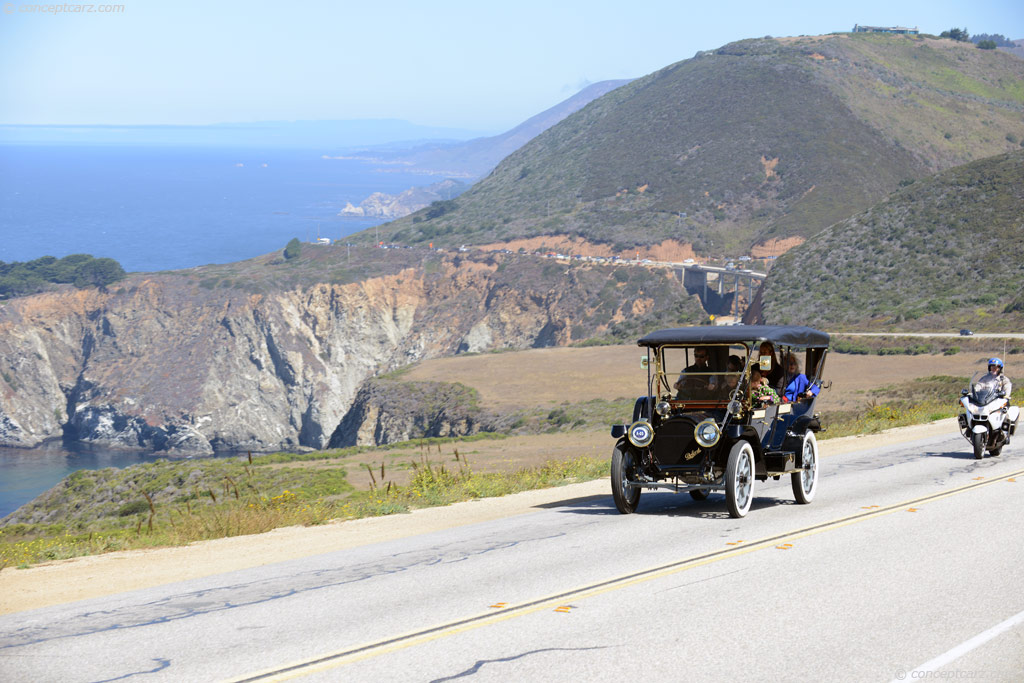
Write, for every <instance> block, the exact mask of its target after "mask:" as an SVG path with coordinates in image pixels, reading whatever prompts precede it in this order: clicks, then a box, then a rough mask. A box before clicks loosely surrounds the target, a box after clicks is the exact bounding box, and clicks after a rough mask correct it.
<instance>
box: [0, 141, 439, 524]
mask: <svg viewBox="0 0 1024 683" xmlns="http://www.w3.org/2000/svg"><path fill="white" fill-rule="evenodd" d="M322 155H323V152H322V151H320V150H303V149H267V150H262V149H253V148H238V149H233V148H223V147H170V146H153V147H138V146H127V145H121V146H117V145H109V146H86V145H27V144H26V145H17V144H0V261H6V262H11V261H29V260H32V259H35V258H38V257H40V256H47V255H49V256H56V257H62V256H67V255H68V254H76V253H86V254H92V255H93V256H96V257H104V256H105V257H110V258H114V259H117V260H118V261H119V262H120V263H121V265H122V266H124V268H125V270H127V271H158V270H173V269H180V268H190V267H192V266H198V265H204V264H208V263H228V262H232V261H238V260H242V259H247V258H251V257H254V256H258V255H260V254H266V253H269V252H272V251H276V250H283V249H284V247H285V245H286V244H287V243H288V241H289V240H290V239H292V238H293V237H298V238H299V239H300V240H304V241H306V240H313V239H315V238H316V237H317V235H318V234H319V236H321V237H329V238H331V239H340V238H343V237H344V236H346V235H350V234H352V233H354V232H358V231H360V230H363V229H365V228H368V227H373V226H374V225H378V224H380V223H381V222H383V221H382V220H380V219H372V218H371V219H366V218H355V219H353V218H342V217H339V216H338V215H337V214H338V212H339V211H340V210H341V209H342V208H343V207H344V206H345V203H346V202H352V204H359V202H361V201H362V200H363V199H365V198H366V197H368V196H369V195H370V194H372V193H373V192H378V191H379V192H387V193H389V194H395V193H398V192H401V191H403V190H406V189H409V188H410V187H413V186H416V185H428V184H430V183H433V182H436V181H437V180H438V178H432V177H430V176H425V175H418V174H412V173H408V172H404V171H401V169H399V172H394V173H392V172H380V171H379V170H378V169H377V168H376V167H374V166H373V165H371V164H367V163H365V162H361V161H355V160H340V159H324V158H322ZM161 457H167V456H166V454H152V453H131V452H120V451H112V450H103V449H90V448H87V447H66V446H63V445H60V444H59V442H58V443H56V444H51V445H47V446H45V447H42V448H37V449H10V448H0V517H3V516H5V515H8V514H10V513H11V512H13V511H14V510H15V509H17V508H18V507H20V506H21V505H24V504H25V503H27V502H29V501H30V500H32V499H33V498H35V497H36V496H38V495H39V494H41V493H43V492H44V491H46V490H48V489H49V488H51V487H52V486H55V485H56V484H58V483H59V482H60V480H61V479H63V478H64V477H65V476H67V475H68V474H70V473H71V472H73V471H75V470H78V469H96V468H101V467H126V466H128V465H131V464H134V463H137V462H151V461H154V460H156V459H158V458H161Z"/></svg>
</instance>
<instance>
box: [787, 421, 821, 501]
mask: <svg viewBox="0 0 1024 683" xmlns="http://www.w3.org/2000/svg"><path fill="white" fill-rule="evenodd" d="M801 455H802V462H803V468H804V471H803V472H794V473H793V474H791V475H789V476H790V477H792V479H793V497H794V498H796V502H798V503H800V504H801V505H806V504H807V503H810V502H811V501H812V500H814V494H815V492H817V490H818V440H817V438H816V437H815V436H814V432H807V433H806V434H804V445H803V453H802V454H801Z"/></svg>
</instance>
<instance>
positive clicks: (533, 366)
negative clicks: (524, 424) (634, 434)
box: [402, 345, 988, 419]
mask: <svg viewBox="0 0 1024 683" xmlns="http://www.w3.org/2000/svg"><path fill="white" fill-rule="evenodd" d="M643 355H645V351H644V349H641V348H640V347H638V346H634V345H623V346H600V347H591V348H547V349H531V350H529V351H516V352H507V353H486V354H480V355H475V356H455V357H452V358H439V359H436V360H430V361H425V362H423V363H420V364H418V365H416V366H414V367H412V368H411V369H410V370H408V371H407V372H405V373H404V374H403V375H402V379H406V380H411V381H424V380H429V381H436V382H462V383H463V384H465V385H467V386H470V387H473V388H474V389H476V390H477V391H478V392H480V397H481V399H482V402H483V404H484V405H486V406H489V407H491V408H492V409H496V410H505V409H515V408H524V407H529V406H545V407H546V406H557V405H561V404H563V403H579V402H582V401H589V400H591V399H595V398H604V399H616V398H626V397H630V398H631V397H636V396H641V395H643V394H644V392H645V389H646V378H647V373H646V371H645V370H642V369H641V367H640V358H641V356H643ZM987 357H988V356H986V355H983V354H980V353H979V354H965V353H961V354H956V355H953V356H941V355H920V356H860V355H842V354H838V353H833V354H831V355H830V356H829V357H828V360H827V361H826V364H825V379H829V380H832V388H831V389H830V390H829V391H826V392H825V393H824V394H822V397H821V400H820V401H819V404H818V405H819V406H820V408H821V409H822V410H846V409H849V408H856V407H858V406H859V405H863V404H865V403H867V402H868V401H869V400H870V398H871V397H870V396H868V391H870V390H872V389H877V388H879V387H882V386H885V385H889V384H895V383H898V382H903V381H907V380H912V379H915V378H918V377H929V376H931V375H955V376H961V375H962V376H970V375H971V374H972V373H974V372H975V371H977V370H981V369H984V364H985V360H986V358H987ZM950 400H951V401H952V400H955V397H950ZM628 417H629V416H628V415H627V416H625V417H624V418H623V419H627V418H628Z"/></svg>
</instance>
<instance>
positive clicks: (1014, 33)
mask: <svg viewBox="0 0 1024 683" xmlns="http://www.w3.org/2000/svg"><path fill="white" fill-rule="evenodd" d="M43 1H48V2H53V1H54V0H43ZM108 1H109V0H108ZM112 1H113V2H114V3H117V4H122V5H123V8H124V9H123V11H121V12H117V13H98V12H94V13H91V14H83V13H71V12H66V13H59V14H52V13H40V12H38V11H37V12H29V11H27V10H26V9H25V7H26V6H29V5H31V4H32V3H25V2H21V1H20V0H14V1H13V2H0V60H2V61H0V65H2V68H0V124H2V123H22V124H206V123H219V122H236V121H267V120H311V119H360V118H398V119H405V120H408V121H411V122H414V123H418V124H422V125H433V126H450V127H458V128H465V129H471V130H478V131H481V132H488V133H493V132H499V131H503V130H506V129H508V128H511V127H512V126H514V125H516V124H518V123H520V122H521V121H523V120H525V119H527V118H529V117H530V116H532V115H534V114H536V113H538V112H540V111H542V110H544V109H546V108H548V107H550V106H552V105H554V104H556V103H557V102H559V101H561V100H563V99H565V98H566V97H568V96H570V95H571V94H573V93H574V92H576V91H577V90H579V89H580V88H582V87H583V86H585V85H586V84H587V83H589V82H596V81H600V80H605V79H613V78H630V77H636V76H642V75H644V74H646V73H650V72H651V71H654V70H656V69H659V68H661V67H663V66H666V65H668V64H671V63H673V62H676V61H679V60H681V59H686V58H688V57H692V56H693V54H694V53H695V52H696V51H698V50H708V49H712V48H715V47H718V46H720V45H723V44H725V43H727V42H730V41H733V40H739V39H742V38H750V37H758V36H764V35H773V36H786V35H801V34H807V35H813V34H821V33H828V32H831V31H848V30H850V29H851V28H852V27H853V25H854V24H856V23H860V24H869V25H905V26H917V27H919V28H920V29H921V30H922V31H923V32H927V33H935V34H937V33H940V32H941V31H943V30H946V29H949V28H951V27H954V26H955V27H966V28H967V29H968V30H969V31H970V32H971V33H1002V34H1004V35H1006V36H1007V37H1008V38H1011V39H1018V38H1024V3H1021V2H1020V0H976V1H971V2H969V1H967V0H958V1H952V0H927V1H925V0H920V1H919V0H908V1H907V2H900V1H898V0H895V1H888V2H880V1H875V0H868V1H866V2H860V3H830V2H821V1H820V0H817V1H815V2H764V0H760V1H757V2H748V1H743V2H728V1H725V2H718V3H709V2H701V3H693V2H687V1H686V0H674V1H671V2H662V1H661V0H654V1H650V2H641V3H625V2H621V1H616V2H606V1H605V0H570V1H566V2H559V1H558V0H543V1H535V0H517V1H516V2H505V3H502V2H487V1H485V0H474V1H472V2H462V1H455V0H451V1H448V0H434V1H432V2H412V1H398V0H375V1H370V2H351V1H348V2H346V1H339V2H326V1H320V0H307V1H305V2H302V1H300V2H297V3H286V2H274V3H271V2H261V1H259V0H250V1H247V2H234V1H231V0H229V1H226V2H209V1H206V2H193V1H190V0H176V1H174V2H170V1H165V2H157V1H154V0H148V1H143V0H112ZM67 6H68V7H73V4H72V3H69V4H68V5H67ZM94 7H99V5H94Z"/></svg>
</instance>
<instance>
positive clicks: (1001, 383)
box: [982, 358, 1013, 402]
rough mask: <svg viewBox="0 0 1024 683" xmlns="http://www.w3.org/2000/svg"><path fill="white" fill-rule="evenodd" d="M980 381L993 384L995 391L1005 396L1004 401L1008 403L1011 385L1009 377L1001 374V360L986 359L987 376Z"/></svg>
mask: <svg viewBox="0 0 1024 683" xmlns="http://www.w3.org/2000/svg"><path fill="white" fill-rule="evenodd" d="M982 381H984V382H992V383H993V384H995V385H996V391H1001V392H1003V393H1004V394H1006V400H1007V402H1009V400H1010V391H1011V390H1012V389H1013V383H1012V382H1010V378H1009V377H1007V376H1006V375H1004V374H1003V360H1002V359H1001V358H989V359H988V375H987V376H986V377H985V378H984V380H982Z"/></svg>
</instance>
